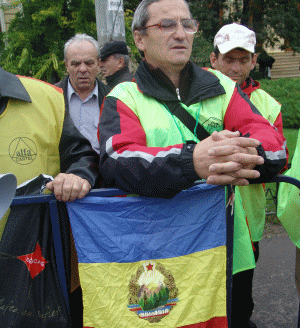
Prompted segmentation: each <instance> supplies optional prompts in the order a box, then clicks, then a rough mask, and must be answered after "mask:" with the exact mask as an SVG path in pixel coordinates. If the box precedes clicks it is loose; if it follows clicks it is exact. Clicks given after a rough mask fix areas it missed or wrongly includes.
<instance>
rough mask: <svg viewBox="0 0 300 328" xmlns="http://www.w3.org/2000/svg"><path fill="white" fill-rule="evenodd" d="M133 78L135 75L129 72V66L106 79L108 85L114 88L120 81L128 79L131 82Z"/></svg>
mask: <svg viewBox="0 0 300 328" xmlns="http://www.w3.org/2000/svg"><path fill="white" fill-rule="evenodd" d="M133 78H134V75H133V74H132V73H130V72H129V68H128V67H123V68H122V69H120V70H119V71H117V72H116V73H114V74H112V75H110V76H107V77H106V78H105V79H106V82H107V85H108V86H109V87H110V88H111V89H112V88H114V87H115V86H116V85H117V84H119V83H122V82H127V81H129V82H131V81H132V80H133Z"/></svg>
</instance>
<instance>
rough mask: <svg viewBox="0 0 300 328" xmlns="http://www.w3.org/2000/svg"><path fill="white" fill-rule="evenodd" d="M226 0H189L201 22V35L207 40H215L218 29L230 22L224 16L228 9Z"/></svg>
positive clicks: (196, 17)
mask: <svg viewBox="0 0 300 328" xmlns="http://www.w3.org/2000/svg"><path fill="white" fill-rule="evenodd" d="M227 2H228V1H226V0H195V1H189V4H190V8H191V12H192V15H193V17H194V18H195V19H197V20H198V22H199V30H200V31H201V33H202V34H201V37H202V39H203V40H206V41H207V42H211V43H212V42H213V39H214V36H215V34H216V33H217V32H218V30H219V29H220V28H221V27H222V26H223V25H224V24H227V23H228V22H229V20H228V19H225V18H224V12H225V10H227V9H228V6H227Z"/></svg>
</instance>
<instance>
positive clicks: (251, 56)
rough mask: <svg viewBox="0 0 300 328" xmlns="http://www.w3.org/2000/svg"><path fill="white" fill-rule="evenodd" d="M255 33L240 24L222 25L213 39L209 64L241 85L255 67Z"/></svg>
mask: <svg viewBox="0 0 300 328" xmlns="http://www.w3.org/2000/svg"><path fill="white" fill-rule="evenodd" d="M255 44H256V37H255V33H254V32H253V31H252V30H250V29H248V28H247V27H245V26H243V25H240V24H236V23H233V24H228V25H225V26H223V27H222V28H221V29H220V30H219V32H218V33H217V34H216V36H215V39H214V46H215V51H214V52H212V53H211V55H210V62H211V66H212V67H213V68H215V69H217V70H219V71H221V72H222V73H223V74H225V75H227V76H229V77H230V78H231V79H232V80H234V81H236V82H237V83H238V84H239V85H241V84H242V83H243V82H244V81H245V80H246V78H247V77H248V76H249V73H250V71H251V70H252V69H253V68H254V67H255V64H256V60H257V55H256V54H255Z"/></svg>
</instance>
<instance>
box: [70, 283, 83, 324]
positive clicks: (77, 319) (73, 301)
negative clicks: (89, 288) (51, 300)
mask: <svg viewBox="0 0 300 328" xmlns="http://www.w3.org/2000/svg"><path fill="white" fill-rule="evenodd" d="M69 303H70V313H71V319H72V328H82V327H83V303H82V290H81V287H78V288H76V289H75V290H74V291H73V292H72V293H70V294H69Z"/></svg>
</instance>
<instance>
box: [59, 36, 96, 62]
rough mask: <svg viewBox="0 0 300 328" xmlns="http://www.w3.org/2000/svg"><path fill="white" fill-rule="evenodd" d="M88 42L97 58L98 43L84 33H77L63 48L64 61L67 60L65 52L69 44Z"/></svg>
mask: <svg viewBox="0 0 300 328" xmlns="http://www.w3.org/2000/svg"><path fill="white" fill-rule="evenodd" d="M84 41H87V42H90V43H91V44H92V45H93V46H94V47H95V49H96V51H97V55H98V58H99V57H100V50H99V48H100V47H99V43H98V41H96V40H95V39H94V38H93V37H92V36H89V35H87V34H85V33H77V34H75V35H74V36H73V37H72V38H71V39H69V40H68V41H67V42H66V43H65V46H64V59H65V60H67V50H68V47H69V45H70V44H71V43H73V42H84Z"/></svg>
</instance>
